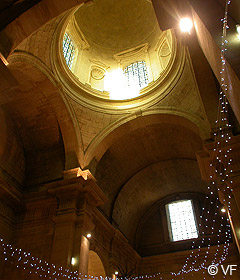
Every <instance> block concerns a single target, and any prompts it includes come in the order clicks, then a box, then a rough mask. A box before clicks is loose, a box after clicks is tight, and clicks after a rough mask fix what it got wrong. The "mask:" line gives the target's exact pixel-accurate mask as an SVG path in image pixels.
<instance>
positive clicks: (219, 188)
mask: <svg viewBox="0 0 240 280" xmlns="http://www.w3.org/2000/svg"><path fill="white" fill-rule="evenodd" d="M230 3H231V0H227V1H226V5H225V14H224V18H223V19H222V22H223V30H222V40H221V71H220V81H221V84H220V86H221V90H220V93H219V106H218V117H217V120H216V130H215V132H214V140H215V141H214V143H215V146H214V148H213V151H212V156H211V161H210V169H211V174H210V175H209V181H210V184H209V186H208V191H207V194H206V198H205V202H204V207H203V209H202V213H201V216H200V224H199V234H200V238H198V239H197V240H196V241H195V240H193V242H192V247H191V248H192V250H191V253H190V255H189V256H188V257H187V258H186V261H185V264H184V265H183V267H182V269H181V270H179V271H178V272H171V273H170V274H171V275H172V277H177V276H180V275H184V274H187V273H191V272H198V271H200V270H202V272H203V279H206V276H205V275H206V270H207V268H208V267H207V265H209V264H214V265H216V266H219V265H220V264H222V263H223V262H224V261H225V260H226V258H227V256H228V254H229V246H230V241H231V227H230V224H229V219H228V218H227V219H226V218H225V217H224V216H223V215H222V216H219V212H220V200H219V198H218V195H217V193H218V192H223V193H224V195H225V196H224V197H225V198H224V199H223V202H224V203H225V207H226V208H227V209H226V210H227V211H228V214H229V217H231V193H232V191H233V190H232V183H233V182H232V180H231V179H230V177H231V173H232V168H231V165H232V158H231V157H230V154H231V148H230V147H229V142H230V140H231V134H230V128H231V125H230V124H229V122H228V101H227V98H226V94H225V93H226V92H227V91H228V90H229V88H228V84H227V81H226V59H225V52H226V50H227V48H226V45H227V43H228V41H227V29H228V6H229V5H230ZM211 217H213V218H212V219H211ZM219 217H220V219H221V222H220V228H219V229H216V225H218V224H219V223H217V222H218V219H219ZM210 219H211V221H209V220H210ZM216 230H217V245H216V251H215V253H214V254H212V253H211V254H210V250H211V244H212V240H211V236H213V235H214V233H216ZM206 231H208V233H209V234H206ZM221 238H222V239H221ZM223 239H224V240H225V241H224V244H223V245H222V243H223V242H222V240H223ZM203 250H204V251H203ZM1 251H2V252H3V256H4V260H5V261H8V262H10V263H12V264H14V265H16V267H17V268H19V269H21V270H22V271H26V272H28V273H29V274H37V275H38V276H39V277H42V278H47V279H52V280H58V279H59V278H60V279H71V280H79V279H86V278H88V279H100V280H101V279H104V278H103V277H101V276H100V277H94V276H91V275H82V274H81V273H79V272H78V271H72V270H71V269H68V268H67V269H65V268H63V267H60V266H59V267H58V266H56V265H54V264H50V263H48V262H46V261H43V260H41V259H40V258H37V257H34V256H33V255H32V254H31V253H29V252H25V251H24V250H22V249H20V248H16V247H14V246H13V245H11V244H8V243H7V242H5V241H4V240H3V239H0V252H1ZM202 252H205V256H204V257H202V256H203V254H202ZM210 255H211V256H213V259H211V260H209V259H210ZM156 277H157V278H159V279H163V277H164V274H163V273H160V272H158V273H156V274H152V275H141V276H136V277H130V278H131V279H132V280H137V279H143V278H156ZM223 277H224V278H225V276H223ZM105 279H109V280H111V279H112V278H111V277H105ZM118 279H121V280H125V279H126V278H124V277H118ZM128 279H129V278H128Z"/></svg>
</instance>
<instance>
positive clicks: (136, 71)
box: [124, 61, 149, 89]
mask: <svg viewBox="0 0 240 280" xmlns="http://www.w3.org/2000/svg"><path fill="white" fill-rule="evenodd" d="M124 75H125V77H126V79H127V85H128V86H130V87H131V86H134V85H137V86H138V87H139V88H140V89H141V88H144V87H146V86H147V85H148V83H149V79H148V71H147V66H146V62H145V61H137V62H134V63H132V64H130V65H128V66H127V67H126V68H125V69H124Z"/></svg>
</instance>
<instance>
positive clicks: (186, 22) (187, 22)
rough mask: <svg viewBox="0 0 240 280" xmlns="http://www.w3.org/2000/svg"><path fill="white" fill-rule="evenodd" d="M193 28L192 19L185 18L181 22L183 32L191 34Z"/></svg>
mask: <svg viewBox="0 0 240 280" xmlns="http://www.w3.org/2000/svg"><path fill="white" fill-rule="evenodd" d="M192 27H193V23H192V21H191V19H190V18H183V19H181V20H180V29H181V31H182V32H188V33H189V32H190V31H191V29H192Z"/></svg>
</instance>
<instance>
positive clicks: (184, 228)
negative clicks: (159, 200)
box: [166, 200, 198, 241]
mask: <svg viewBox="0 0 240 280" xmlns="http://www.w3.org/2000/svg"><path fill="white" fill-rule="evenodd" d="M166 210H167V218H168V225H169V231H170V237H171V240H172V241H180V240H186V239H192V238H198V230H197V224H196V219H195V214H194V209H193V203H192V200H178V201H175V202H172V203H169V204H167V205H166Z"/></svg>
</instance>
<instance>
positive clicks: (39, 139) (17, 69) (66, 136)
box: [4, 52, 81, 184]
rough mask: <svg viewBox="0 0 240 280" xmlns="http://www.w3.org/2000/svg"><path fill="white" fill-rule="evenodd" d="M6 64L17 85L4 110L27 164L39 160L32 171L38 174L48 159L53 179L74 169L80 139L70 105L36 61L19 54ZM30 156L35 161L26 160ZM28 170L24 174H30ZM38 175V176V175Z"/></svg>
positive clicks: (46, 70)
mask: <svg viewBox="0 0 240 280" xmlns="http://www.w3.org/2000/svg"><path fill="white" fill-rule="evenodd" d="M9 63H10V64H9V70H10V71H11V73H12V75H13V76H14V77H15V79H16V80H17V82H18V84H19V85H18V87H17V88H16V89H15V92H13V93H12V94H11V95H10V101H9V102H6V103H5V104H4V107H5V108H6V109H7V110H8V111H9V112H10V114H11V115H12V116H13V118H14V120H15V122H16V123H17V126H18V129H19V132H20V135H21V138H22V142H23V146H24V150H25V154H26V156H27V157H28V162H30V163H31V165H33V163H34V165H36V166H37V165H38V164H37V163H36V162H35V159H36V160H38V158H39V159H40V166H38V167H36V168H37V169H38V170H35V171H36V172H38V171H40V170H41V168H43V169H44V166H43V165H45V164H46V160H49V163H48V166H50V168H53V169H54V170H52V171H51V172H52V173H54V172H56V174H55V175H54V176H55V177H56V176H57V177H61V176H62V171H63V170H68V169H71V168H74V167H78V166H79V165H80V162H81V148H80V145H79V138H80V137H79V135H77V132H76V131H77V130H76V125H77V124H76V121H75V120H74V115H73V112H72V108H71V104H70V103H68V102H67V100H66V99H65V98H64V94H63V93H62V88H61V86H59V84H58V82H57V81H56V80H55V78H54V77H53V76H52V75H51V72H50V71H49V70H48V68H47V67H46V66H45V65H44V64H43V63H42V62H41V61H39V60H38V59H37V58H35V57H33V56H31V55H30V54H26V53H23V52H20V53H14V54H13V55H11V56H10V57H9ZM46 123H47V124H48V125H47V126H46ZM48 127H50V128H48ZM54 149H55V152H53V151H54ZM47 151H48V152H47ZM49 152H50V153H49ZM51 152H52V155H51V156H50V157H53V158H54V157H56V158H55V161H54V160H53V161H54V163H55V165H54V163H53V162H52V160H50V159H49V158H48V157H49V156H48V153H49V154H51ZM44 154H45V155H44ZM33 157H34V158H35V159H34V160H32V159H31V160H30V158H33ZM61 161H62V164H61V163H60V162H61ZM44 162H45V163H44ZM56 164H58V166H57V165H56ZM41 165H42V166H41ZM60 165H61V166H60ZM61 169H62V170H61ZM29 171H30V170H27V174H31V173H32V172H29ZM45 172H47V171H46V170H45ZM42 173H43V172H40V173H39V174H41V176H42V175H43V174H42ZM33 174H35V172H33ZM35 176H36V174H35ZM41 176H40V175H39V177H41ZM54 176H47V178H45V180H46V181H49V180H53V179H56V178H54ZM30 181H31V184H32V183H33V184H34V183H40V181H39V180H33V181H32V180H30Z"/></svg>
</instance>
